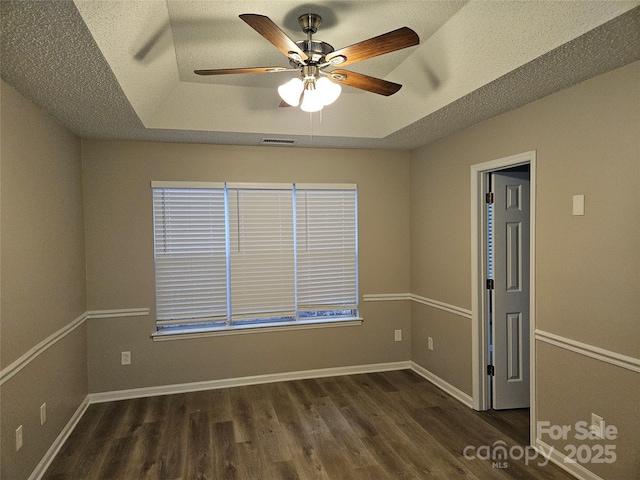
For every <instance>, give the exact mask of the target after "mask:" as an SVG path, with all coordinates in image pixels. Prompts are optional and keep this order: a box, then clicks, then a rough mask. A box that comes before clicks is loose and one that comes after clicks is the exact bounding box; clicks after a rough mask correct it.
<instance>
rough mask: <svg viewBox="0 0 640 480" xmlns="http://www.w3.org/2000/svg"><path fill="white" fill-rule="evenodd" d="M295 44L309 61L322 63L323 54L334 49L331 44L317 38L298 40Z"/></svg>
mask: <svg viewBox="0 0 640 480" xmlns="http://www.w3.org/2000/svg"><path fill="white" fill-rule="evenodd" d="M296 45H298V47H299V48H300V50H302V51H303V52H304V53H305V54H306V55H307V57H309V60H310V61H311V63H322V62H323V61H324V57H325V55H327V54H329V53H331V52H333V51H334V48H333V47H332V46H331V45H329V44H328V43H326V42H321V41H319V40H299V41H297V42H296Z"/></svg>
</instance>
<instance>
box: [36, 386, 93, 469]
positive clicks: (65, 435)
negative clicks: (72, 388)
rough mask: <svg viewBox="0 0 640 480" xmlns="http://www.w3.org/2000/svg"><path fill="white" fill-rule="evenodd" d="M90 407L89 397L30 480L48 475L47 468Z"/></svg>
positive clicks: (79, 407)
mask: <svg viewBox="0 0 640 480" xmlns="http://www.w3.org/2000/svg"><path fill="white" fill-rule="evenodd" d="M88 407H89V397H85V398H84V400H83V401H82V403H81V404H80V406H78V408H77V409H76V411H75V413H74V414H73V415H72V416H71V418H70V419H69V421H68V422H67V424H66V425H65V427H64V428H63V429H62V431H61V432H60V434H59V435H58V437H57V438H56V439H55V441H54V442H53V444H51V446H50V447H49V450H47V453H45V455H44V457H42V460H40V463H38V465H37V466H36V468H35V470H34V471H33V472H32V473H31V475H30V476H29V480H40V479H41V478H42V476H43V475H44V474H45V473H46V471H47V468H49V465H51V462H52V461H53V459H54V458H55V457H56V455H57V454H58V452H59V451H60V449H61V448H62V445H64V442H66V441H67V438H69V435H71V432H73V430H74V429H75V428H76V425H77V424H78V422H79V421H80V419H81V418H82V416H83V415H84V412H86V411H87V408H88Z"/></svg>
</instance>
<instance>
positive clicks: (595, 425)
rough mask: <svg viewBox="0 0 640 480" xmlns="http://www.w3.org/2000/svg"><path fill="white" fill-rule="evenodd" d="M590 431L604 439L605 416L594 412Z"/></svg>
mask: <svg viewBox="0 0 640 480" xmlns="http://www.w3.org/2000/svg"><path fill="white" fill-rule="evenodd" d="M590 431H591V434H592V435H593V436H594V437H596V438H599V439H604V418H602V417H601V416H599V415H596V414H595V413H592V414H591V428H590Z"/></svg>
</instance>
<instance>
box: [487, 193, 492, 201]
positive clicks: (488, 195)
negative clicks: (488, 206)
mask: <svg viewBox="0 0 640 480" xmlns="http://www.w3.org/2000/svg"><path fill="white" fill-rule="evenodd" d="M486 198H487V203H493V192H489V193H487V197H486Z"/></svg>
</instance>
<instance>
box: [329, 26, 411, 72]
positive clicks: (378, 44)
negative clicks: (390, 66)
mask: <svg viewBox="0 0 640 480" xmlns="http://www.w3.org/2000/svg"><path fill="white" fill-rule="evenodd" d="M419 43H420V38H419V37H418V34H417V33H416V32H414V31H413V30H411V29H410V28H409V27H402V28H399V29H397V30H393V31H392V32H387V33H383V34H382V35H378V36H377V37H373V38H370V39H368V40H364V41H362V42H359V43H356V44H354V45H351V46H349V47H344V48H341V49H340V50H336V51H335V52H331V53H329V54H328V55H327V56H326V57H325V60H326V61H327V62H331V59H332V58H336V57H344V58H345V61H344V62H341V63H338V62H336V64H337V65H340V66H342V65H349V64H350V63H355V62H360V61H361V60H366V59H367V58H372V57H377V56H378V55H383V54H385V53H391V52H395V51H396V50H402V49H403V48H407V47H413V46H414V45H418V44H419Z"/></svg>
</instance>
